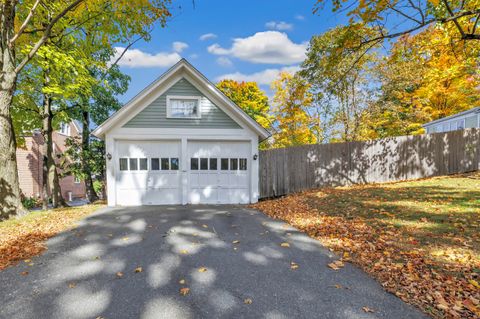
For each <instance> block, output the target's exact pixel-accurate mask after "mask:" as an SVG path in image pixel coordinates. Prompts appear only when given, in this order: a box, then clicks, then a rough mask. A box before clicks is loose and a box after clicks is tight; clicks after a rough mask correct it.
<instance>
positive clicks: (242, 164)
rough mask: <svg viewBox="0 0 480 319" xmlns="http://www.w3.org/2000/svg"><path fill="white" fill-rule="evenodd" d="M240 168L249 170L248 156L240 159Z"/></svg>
mask: <svg viewBox="0 0 480 319" xmlns="http://www.w3.org/2000/svg"><path fill="white" fill-rule="evenodd" d="M240 170H241V171H246V170H247V159H246V158H241V159H240Z"/></svg>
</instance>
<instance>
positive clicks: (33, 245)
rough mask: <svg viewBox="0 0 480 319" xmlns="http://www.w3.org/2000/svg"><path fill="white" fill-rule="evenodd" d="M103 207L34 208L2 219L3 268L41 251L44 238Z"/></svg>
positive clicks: (0, 253) (0, 249) (0, 259)
mask: <svg viewBox="0 0 480 319" xmlns="http://www.w3.org/2000/svg"><path fill="white" fill-rule="evenodd" d="M101 207H104V205H101V204H94V205H85V206H80V207H68V208H58V209H51V210H47V211H34V212H31V213H29V214H28V215H26V216H23V217H21V218H18V219H15V218H12V219H9V220H6V221H3V222H0V270H2V269H4V268H6V267H8V266H10V265H14V264H16V263H18V262H19V261H21V260H27V262H28V259H29V258H31V257H33V256H35V255H38V254H40V253H41V252H43V251H44V250H45V249H46V246H45V240H47V239H48V238H50V237H52V236H55V235H56V234H58V233H60V232H62V231H64V230H67V229H70V228H73V227H74V226H75V223H76V222H77V221H78V220H80V219H82V218H84V217H86V216H88V215H90V214H92V213H93V212H94V211H96V210H97V209H99V208H101Z"/></svg>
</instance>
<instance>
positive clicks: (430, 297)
mask: <svg viewBox="0 0 480 319" xmlns="http://www.w3.org/2000/svg"><path fill="white" fill-rule="evenodd" d="M255 207H256V208H257V209H260V210H262V211H264V212H265V213H267V214H268V215H270V216H272V217H274V218H280V219H283V220H285V221H287V222H289V223H290V224H292V225H293V226H295V227H297V228H299V229H301V230H303V231H305V232H307V233H308V234H309V235H310V236H312V237H315V238H317V239H319V240H320V241H322V243H323V244H324V245H326V246H327V247H329V248H331V249H332V250H335V251H337V252H339V254H340V255H341V256H342V259H343V261H350V262H353V263H355V264H357V265H359V266H360V267H362V268H363V269H364V270H365V271H367V272H368V273H370V274H372V275H373V276H374V277H375V278H377V279H378V280H379V281H380V283H381V284H382V285H383V286H384V287H385V289H387V290H388V291H390V292H392V293H394V294H396V295H397V296H399V297H400V298H402V299H403V300H405V301H407V302H409V303H411V304H414V305H416V306H418V307H420V308H421V309H422V310H424V311H425V312H426V313H428V314H430V315H432V316H433V317H437V318H445V317H452V318H479V317H480V305H479V299H480V173H476V174H464V175H456V176H448V177H438V178H431V179H423V180H416V181H406V182H399V183H391V184H381V185H380V184H377V185H363V186H353V187H340V188H329V189H317V190H312V191H308V192H303V193H299V194H293V195H290V196H286V197H283V198H279V199H274V200H267V201H262V202H260V203H258V204H256V205H255ZM339 271H341V270H339Z"/></svg>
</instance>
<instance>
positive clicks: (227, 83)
mask: <svg viewBox="0 0 480 319" xmlns="http://www.w3.org/2000/svg"><path fill="white" fill-rule="evenodd" d="M217 87H218V88H219V89H220V91H222V92H223V94H225V95H226V96H227V97H228V98H229V99H231V100H232V101H233V102H235V104H237V105H238V106H239V107H240V108H241V109H242V110H243V111H245V113H247V114H248V115H250V117H251V118H253V119H254V120H255V121H257V122H258V123H260V125H262V126H263V127H264V128H265V129H269V128H270V127H271V126H272V116H271V115H270V106H269V105H268V97H267V95H266V94H265V92H263V91H262V90H260V88H259V87H258V85H257V83H256V82H243V81H242V82H237V81H235V80H228V79H226V80H222V81H220V82H218V83H217Z"/></svg>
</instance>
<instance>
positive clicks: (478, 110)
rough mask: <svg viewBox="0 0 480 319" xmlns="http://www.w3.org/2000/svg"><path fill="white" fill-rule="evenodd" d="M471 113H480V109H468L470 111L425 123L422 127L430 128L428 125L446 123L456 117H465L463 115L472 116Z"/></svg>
mask: <svg viewBox="0 0 480 319" xmlns="http://www.w3.org/2000/svg"><path fill="white" fill-rule="evenodd" d="M473 113H480V107H474V108H473V109H470V110H466V111H463V112H460V113H456V114H453V115H450V116H446V117H442V118H440V119H438V120H435V121H431V122H428V123H425V124H423V125H422V126H423V127H426V126H430V125H433V124H437V123H441V122H443V121H446V120H452V119H454V118H456V117H460V116H465V115H468V114H473Z"/></svg>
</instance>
